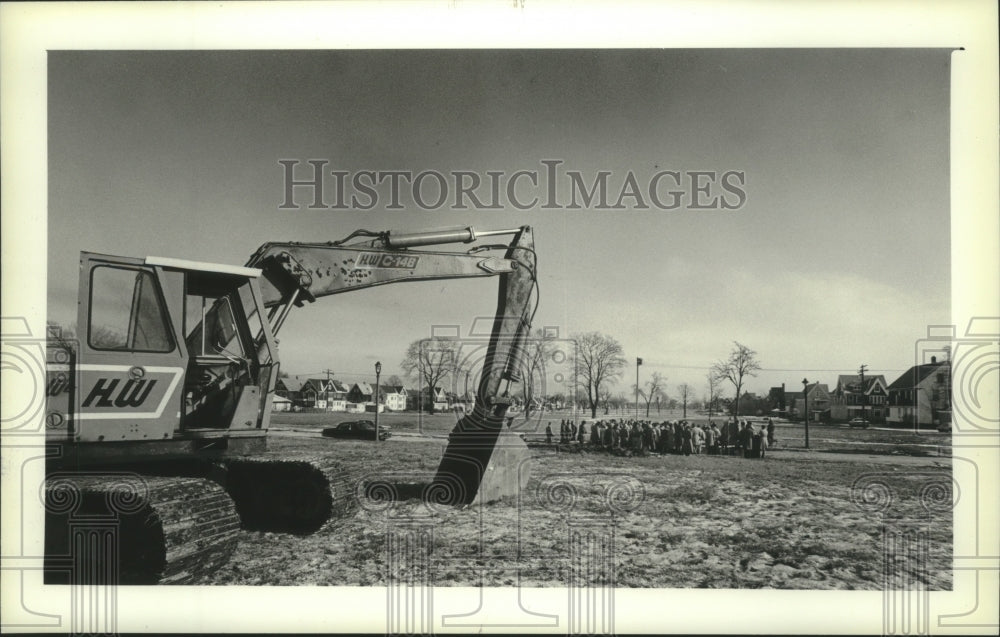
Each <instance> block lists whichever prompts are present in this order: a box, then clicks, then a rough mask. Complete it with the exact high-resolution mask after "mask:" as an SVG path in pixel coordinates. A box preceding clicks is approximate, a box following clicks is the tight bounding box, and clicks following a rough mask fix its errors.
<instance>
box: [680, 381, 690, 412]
mask: <svg viewBox="0 0 1000 637" xmlns="http://www.w3.org/2000/svg"><path fill="white" fill-rule="evenodd" d="M677 393H678V394H680V396H681V406H682V408H683V409H684V418H687V417H688V397H689V396H690V395H691V385H688V384H687V383H681V384H680V385H678V386H677Z"/></svg>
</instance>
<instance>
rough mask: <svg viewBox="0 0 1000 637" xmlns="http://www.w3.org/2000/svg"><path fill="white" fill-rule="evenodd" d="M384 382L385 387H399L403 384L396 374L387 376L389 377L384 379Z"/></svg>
mask: <svg viewBox="0 0 1000 637" xmlns="http://www.w3.org/2000/svg"><path fill="white" fill-rule="evenodd" d="M384 384H385V385H386V387H399V386H400V385H402V384H403V379H402V378H400V377H399V376H397V375H396V374H393V375H391V376H389V378H386V379H385V383H384Z"/></svg>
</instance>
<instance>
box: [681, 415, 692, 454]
mask: <svg viewBox="0 0 1000 637" xmlns="http://www.w3.org/2000/svg"><path fill="white" fill-rule="evenodd" d="M681 427H682V429H681V452H682V453H683V454H684V455H685V456H690V455H691V452H692V451H693V448H692V441H691V427H689V426H688V425H687V423H683V424H682V425H681Z"/></svg>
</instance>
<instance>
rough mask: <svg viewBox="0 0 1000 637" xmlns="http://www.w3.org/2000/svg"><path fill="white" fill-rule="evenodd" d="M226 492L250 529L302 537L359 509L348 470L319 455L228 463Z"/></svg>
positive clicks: (270, 455)
mask: <svg viewBox="0 0 1000 637" xmlns="http://www.w3.org/2000/svg"><path fill="white" fill-rule="evenodd" d="M226 469H227V471H226V490H227V491H229V494H230V496H232V498H233V499H234V500H235V501H236V507H237V509H238V511H239V514H240V518H241V519H242V521H243V526H244V527H246V528H247V529H250V530H260V531H283V532H290V533H297V534H301V535H305V534H309V533H314V532H316V531H318V530H319V529H321V528H323V527H324V526H333V525H336V524H338V523H339V522H340V521H342V520H343V519H344V518H346V517H348V516H350V515H351V514H353V513H354V511H355V509H356V508H357V498H356V496H355V489H356V485H355V484H354V480H353V479H352V478H351V477H350V475H349V474H348V472H347V471H345V470H344V468H343V467H342V466H341V465H340V464H339V463H337V462H336V461H334V460H329V459H326V458H323V457H322V456H296V457H294V458H290V457H287V456H282V455H280V454H276V453H265V454H261V455H259V456H250V457H246V458H235V459H230V460H227V461H226Z"/></svg>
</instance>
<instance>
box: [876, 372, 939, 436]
mask: <svg viewBox="0 0 1000 637" xmlns="http://www.w3.org/2000/svg"><path fill="white" fill-rule="evenodd" d="M888 406H889V413H888V417H887V418H886V421H887V422H888V423H889V424H895V425H913V426H914V427H917V428H919V427H920V426H921V425H923V426H928V427H930V426H938V425H950V424H951V363H950V362H948V361H945V362H943V363H939V362H937V357H931V362H930V363H925V364H923V365H914V366H913V367H911V368H910V369H908V370H906V371H905V372H903V375H902V376H900V377H899V378H897V379H896V380H894V381H893V382H892V384H891V385H889V387H888Z"/></svg>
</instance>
